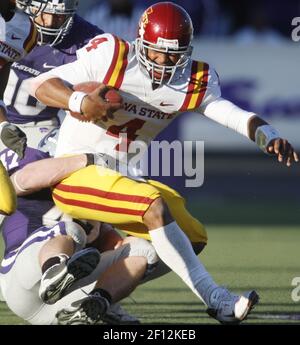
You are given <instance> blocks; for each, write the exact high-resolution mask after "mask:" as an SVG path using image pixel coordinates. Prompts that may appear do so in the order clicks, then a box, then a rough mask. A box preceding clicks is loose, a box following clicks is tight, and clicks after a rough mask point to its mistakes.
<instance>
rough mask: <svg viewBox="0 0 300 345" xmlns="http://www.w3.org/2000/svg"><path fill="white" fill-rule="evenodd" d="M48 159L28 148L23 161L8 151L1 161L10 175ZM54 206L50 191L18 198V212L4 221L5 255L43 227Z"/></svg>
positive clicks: (45, 190)
mask: <svg viewBox="0 0 300 345" xmlns="http://www.w3.org/2000/svg"><path fill="white" fill-rule="evenodd" d="M48 157H49V155H48V154H47V153H44V152H41V151H39V150H36V149H33V148H29V147H27V148H26V151H25V156H24V158H23V159H22V160H19V159H18V155H17V154H16V153H15V152H13V151H11V150H8V149H6V150H4V151H2V152H1V155H0V158H1V161H2V163H3V165H4V166H5V168H6V170H7V171H8V173H9V175H11V174H13V173H14V172H16V171H18V170H20V169H21V168H22V167H24V166H25V165H26V164H28V163H31V162H35V161H38V160H40V159H44V158H48ZM33 178H34V176H33ZM53 206H54V203H53V201H52V197H51V191H50V189H44V190H42V191H40V192H36V193H33V194H31V195H28V196H24V197H18V208H17V211H16V212H15V213H14V214H13V215H11V216H9V217H6V218H5V220H4V226H3V238H4V242H5V255H6V254H7V253H9V252H10V251H12V250H14V249H16V248H18V247H19V246H20V245H21V244H22V243H23V242H24V241H25V240H26V238H27V237H28V236H29V235H30V234H31V233H33V232H34V231H35V230H37V229H38V228H40V227H41V226H43V222H42V217H43V215H44V214H45V213H47V212H48V211H49V210H50V209H51V208H52V207H53Z"/></svg>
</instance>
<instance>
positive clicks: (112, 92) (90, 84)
mask: <svg viewBox="0 0 300 345" xmlns="http://www.w3.org/2000/svg"><path fill="white" fill-rule="evenodd" d="M100 85H101V83H99V82H97V81H87V82H82V83H79V84H76V85H74V86H73V90H74V91H82V92H85V93H87V94H89V93H91V92H93V91H94V90H95V89H96V88H97V87H99V86H100ZM102 97H104V99H105V100H106V101H107V102H110V103H122V102H123V99H122V96H121V95H120V94H119V93H118V91H117V90H116V89H113V88H109V89H104V90H103V94H102ZM70 113H71V115H72V116H73V117H75V118H76V119H78V120H80V121H83V122H86V121H88V120H87V119H85V118H84V117H83V116H82V115H81V114H79V113H74V112H73V111H71V112H70Z"/></svg>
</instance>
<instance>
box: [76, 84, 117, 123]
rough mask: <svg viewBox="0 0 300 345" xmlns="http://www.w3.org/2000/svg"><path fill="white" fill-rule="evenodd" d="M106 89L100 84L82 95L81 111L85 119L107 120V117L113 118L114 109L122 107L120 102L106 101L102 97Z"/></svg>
mask: <svg viewBox="0 0 300 345" xmlns="http://www.w3.org/2000/svg"><path fill="white" fill-rule="evenodd" d="M108 90H109V88H108V87H107V86H105V85H104V84H102V85H100V86H99V87H97V88H96V89H95V90H94V91H92V92H91V93H89V94H88V95H87V96H86V97H84V99H83V101H82V104H81V111H82V113H83V117H84V118H85V119H86V120H87V121H94V120H102V121H107V119H108V118H111V119H112V118H113V113H114V112H115V111H117V110H119V109H121V108H122V107H123V104H122V103H112V102H107V101H106V100H105V99H104V95H105V93H106V92H107V91H108Z"/></svg>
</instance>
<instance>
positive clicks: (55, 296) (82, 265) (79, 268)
mask: <svg viewBox="0 0 300 345" xmlns="http://www.w3.org/2000/svg"><path fill="white" fill-rule="evenodd" d="M99 261H100V254H99V252H98V251H96V250H94V251H87V252H86V253H84V254H82V255H80V256H78V255H76V254H74V256H73V257H71V259H70V260H69V261H68V262H67V270H66V273H65V274H64V275H63V276H62V277H61V279H60V280H58V281H56V282H55V283H53V284H51V285H49V286H48V287H47V288H46V290H45V291H44V292H43V293H42V295H41V298H42V300H43V301H44V303H46V304H54V303H56V302H57V301H59V300H60V299H61V298H62V297H63V296H64V294H65V292H66V290H67V289H68V288H70V286H71V285H72V284H74V283H75V282H76V281H78V280H80V279H82V278H85V277H87V276H88V275H90V274H91V273H92V272H93V271H94V269H95V268H96V267H97V265H98V263H99Z"/></svg>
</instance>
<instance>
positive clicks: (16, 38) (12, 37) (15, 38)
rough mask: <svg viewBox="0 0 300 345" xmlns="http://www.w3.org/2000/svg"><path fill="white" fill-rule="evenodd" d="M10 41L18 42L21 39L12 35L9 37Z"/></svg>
mask: <svg viewBox="0 0 300 345" xmlns="http://www.w3.org/2000/svg"><path fill="white" fill-rule="evenodd" d="M11 39H12V40H20V39H21V38H20V37H17V36H15V34H12V35H11Z"/></svg>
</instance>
